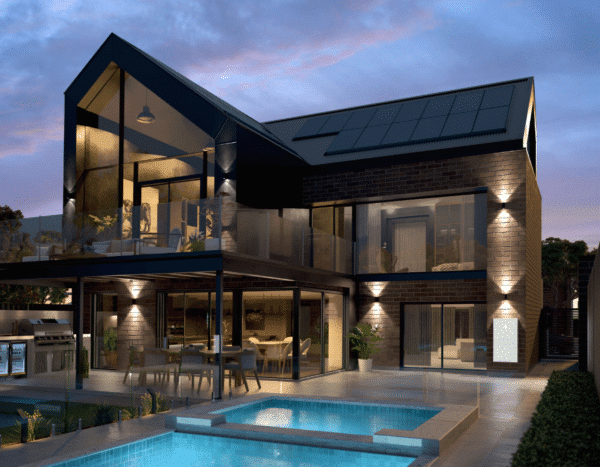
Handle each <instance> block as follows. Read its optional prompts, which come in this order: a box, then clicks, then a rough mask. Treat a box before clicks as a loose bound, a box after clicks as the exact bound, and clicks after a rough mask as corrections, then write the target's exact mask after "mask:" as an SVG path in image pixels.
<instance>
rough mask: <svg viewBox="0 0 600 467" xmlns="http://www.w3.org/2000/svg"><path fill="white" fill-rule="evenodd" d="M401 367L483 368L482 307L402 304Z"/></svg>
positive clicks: (485, 349)
mask: <svg viewBox="0 0 600 467" xmlns="http://www.w3.org/2000/svg"><path fill="white" fill-rule="evenodd" d="M400 314H401V323H402V332H401V346H402V352H403V354H402V355H403V362H401V365H402V364H403V365H404V366H405V367H420V368H453V369H485V368H486V355H487V344H486V339H487V337H486V326H487V310H486V305H485V304H447V305H444V304H405V305H403V306H402V308H401V313H400Z"/></svg>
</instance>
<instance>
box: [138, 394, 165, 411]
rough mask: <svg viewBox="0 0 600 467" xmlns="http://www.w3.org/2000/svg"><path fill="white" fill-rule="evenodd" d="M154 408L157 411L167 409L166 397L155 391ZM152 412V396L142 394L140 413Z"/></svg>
mask: <svg viewBox="0 0 600 467" xmlns="http://www.w3.org/2000/svg"><path fill="white" fill-rule="evenodd" d="M156 409H157V411H158V412H166V411H167V410H169V407H168V403H167V398H166V396H164V395H162V394H161V393H160V392H157V393H156ZM151 412H152V396H151V395H150V394H142V415H148V414H149V413H151Z"/></svg>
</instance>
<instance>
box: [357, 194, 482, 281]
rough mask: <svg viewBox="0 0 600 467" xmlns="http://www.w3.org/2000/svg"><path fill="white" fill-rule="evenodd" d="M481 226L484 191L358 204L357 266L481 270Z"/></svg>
mask: <svg viewBox="0 0 600 467" xmlns="http://www.w3.org/2000/svg"><path fill="white" fill-rule="evenodd" d="M486 226H487V215H486V194H485V193H476V194H469V195H459V196H446V197H436V198H423V199H416V200H401V201H389V202H385V203H371V204H361V205H358V206H357V208H356V237H357V242H356V243H357V245H356V246H357V252H358V255H357V270H358V272H359V273H370V274H373V273H374V274H377V273H410V272H445V271H467V270H483V269H485V267H486V261H487V259H486V258H487V256H486V248H487V227H486Z"/></svg>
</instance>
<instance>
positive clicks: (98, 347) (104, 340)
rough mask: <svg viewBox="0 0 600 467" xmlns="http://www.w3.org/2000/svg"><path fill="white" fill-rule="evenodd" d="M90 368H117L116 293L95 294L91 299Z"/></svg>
mask: <svg viewBox="0 0 600 467" xmlns="http://www.w3.org/2000/svg"><path fill="white" fill-rule="evenodd" d="M92 311H93V320H92V323H93V326H92V335H93V343H92V347H93V354H92V368H103V369H116V368H117V324H118V318H117V294H96V295H94V301H93V308H92Z"/></svg>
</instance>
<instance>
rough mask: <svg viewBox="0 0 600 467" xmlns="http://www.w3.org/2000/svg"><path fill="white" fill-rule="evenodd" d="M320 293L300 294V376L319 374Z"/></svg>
mask: <svg viewBox="0 0 600 467" xmlns="http://www.w3.org/2000/svg"><path fill="white" fill-rule="evenodd" d="M322 295H323V294H322V293H321V292H309V291H306V290H302V291H301V292H300V319H299V323H298V324H299V327H300V329H299V331H300V346H301V347H302V344H304V347H305V348H304V349H301V353H300V356H299V358H300V376H301V377H303V376H311V375H318V374H320V373H321V351H322V346H323V333H322V330H321V322H322V316H321V315H322V313H321V298H322Z"/></svg>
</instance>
